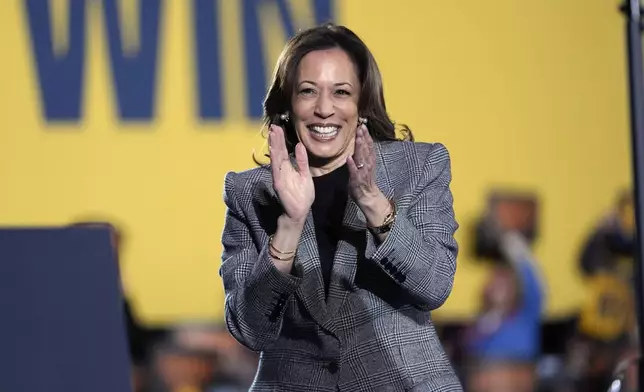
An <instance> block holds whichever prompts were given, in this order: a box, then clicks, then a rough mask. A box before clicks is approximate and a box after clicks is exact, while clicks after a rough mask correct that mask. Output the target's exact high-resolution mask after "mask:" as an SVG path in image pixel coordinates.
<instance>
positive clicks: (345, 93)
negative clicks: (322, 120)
mask: <svg viewBox="0 0 644 392" xmlns="http://www.w3.org/2000/svg"><path fill="white" fill-rule="evenodd" d="M335 93H336V94H338V95H351V93H350V92H348V91H347V90H338V91H336V92H335Z"/></svg>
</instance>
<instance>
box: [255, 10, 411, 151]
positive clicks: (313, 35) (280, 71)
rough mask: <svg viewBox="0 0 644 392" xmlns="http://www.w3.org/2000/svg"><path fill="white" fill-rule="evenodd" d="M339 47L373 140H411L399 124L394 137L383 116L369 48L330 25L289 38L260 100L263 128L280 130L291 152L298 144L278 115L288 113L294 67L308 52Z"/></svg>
mask: <svg viewBox="0 0 644 392" xmlns="http://www.w3.org/2000/svg"><path fill="white" fill-rule="evenodd" d="M332 48H340V49H342V50H344V51H345V52H346V53H347V54H348V55H349V57H350V58H351V60H352V61H353V63H354V64H355V66H356V68H357V70H358V79H359V80H360V86H361V89H360V97H359V99H358V113H359V114H360V116H361V117H365V118H366V119H367V121H368V122H367V128H368V129H369V133H370V134H371V137H372V138H373V139H374V140H375V141H387V140H411V141H413V140H414V137H413V134H412V132H411V130H410V129H409V127H407V126H406V125H401V129H400V133H401V135H402V137H401V138H400V139H398V138H397V137H396V126H395V123H394V122H393V121H392V120H391V119H390V118H389V116H388V114H387V107H386V106H385V96H384V92H383V87H382V77H381V76H380V70H379V69H378V64H377V63H376V60H375V59H374V57H373V55H372V54H371V51H369V48H367V46H366V45H365V44H364V42H362V40H361V39H360V37H358V36H357V35H356V34H355V33H354V32H353V31H351V30H349V29H348V28H346V27H344V26H337V25H335V24H332V23H325V24H323V25H320V26H317V27H313V28H310V29H308V30H303V31H301V32H299V33H298V34H297V35H295V36H294V37H293V38H291V39H290V40H289V41H288V43H287V44H286V47H285V48H284V50H283V51H282V53H281V55H280V57H279V60H278V61H277V65H276V67H275V72H274V74H273V80H272V83H271V86H270V89H269V90H268V93H267V94H266V98H265V99H264V116H263V122H264V129H266V128H268V127H269V126H270V125H271V124H278V125H281V126H282V127H283V128H284V133H285V136H286V147H287V149H288V151H289V153H293V150H294V148H295V145H296V144H297V142H298V138H297V134H296V133H295V128H294V127H293V123H292V122H289V121H283V120H282V119H281V118H280V115H282V114H285V113H289V112H291V98H292V96H293V91H294V88H295V85H296V83H297V80H296V78H297V75H298V73H297V68H298V66H299V64H300V61H302V58H303V57H304V56H305V55H307V54H308V53H310V52H313V51H316V50H325V49H332Z"/></svg>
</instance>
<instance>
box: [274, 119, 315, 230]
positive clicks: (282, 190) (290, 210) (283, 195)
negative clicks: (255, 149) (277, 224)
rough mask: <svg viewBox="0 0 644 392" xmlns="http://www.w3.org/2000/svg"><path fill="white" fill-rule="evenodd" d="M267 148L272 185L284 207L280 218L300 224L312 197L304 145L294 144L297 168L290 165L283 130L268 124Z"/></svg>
mask: <svg viewBox="0 0 644 392" xmlns="http://www.w3.org/2000/svg"><path fill="white" fill-rule="evenodd" d="M268 148H269V151H270V158H271V171H272V174H273V188H274V189H275V192H276V193H277V196H278V197H279V199H280V202H281V203H282V207H283V208H284V214H285V216H284V218H287V219H288V220H289V221H290V222H291V223H295V224H302V225H303V224H304V221H306V217H307V215H308V213H309V210H310V209H311V205H312V204H313V200H314V199H315V188H314V185H313V178H312V177H311V172H310V171H309V158H308V156H307V153H306V148H305V147H304V145H302V143H298V144H297V145H296V146H295V161H296V162H297V168H296V167H294V166H293V164H292V163H291V159H290V157H289V154H288V150H287V149H286V139H285V137H284V130H283V129H282V128H281V127H279V126H277V125H271V127H270V130H269V132H268Z"/></svg>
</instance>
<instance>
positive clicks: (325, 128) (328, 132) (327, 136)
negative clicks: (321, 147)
mask: <svg viewBox="0 0 644 392" xmlns="http://www.w3.org/2000/svg"><path fill="white" fill-rule="evenodd" d="M307 128H308V130H309V131H310V132H311V136H313V138H314V139H317V140H320V141H328V140H331V139H333V138H335V137H336V136H337V135H338V132H339V131H340V126H338V125H309V126H307Z"/></svg>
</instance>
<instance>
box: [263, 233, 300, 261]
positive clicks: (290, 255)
mask: <svg viewBox="0 0 644 392" xmlns="http://www.w3.org/2000/svg"><path fill="white" fill-rule="evenodd" d="M295 252H296V251H295V250H294V251H291V252H282V251H281V250H279V249H277V248H276V247H275V246H273V236H272V235H271V236H270V237H268V253H269V254H270V255H271V257H272V258H274V259H276V260H279V261H292V260H293V259H294V258H295ZM276 253H279V255H277V254H276Z"/></svg>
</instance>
